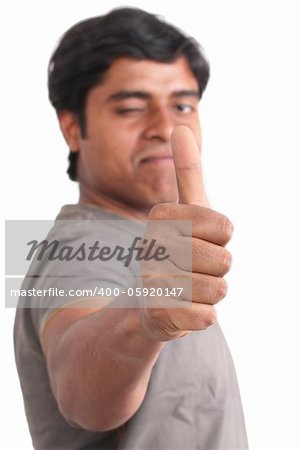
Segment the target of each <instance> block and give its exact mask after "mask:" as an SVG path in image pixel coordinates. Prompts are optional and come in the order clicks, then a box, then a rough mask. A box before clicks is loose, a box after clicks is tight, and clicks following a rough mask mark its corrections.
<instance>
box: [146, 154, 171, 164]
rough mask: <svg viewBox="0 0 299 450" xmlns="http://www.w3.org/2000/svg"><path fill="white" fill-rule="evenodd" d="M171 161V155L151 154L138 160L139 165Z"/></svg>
mask: <svg viewBox="0 0 299 450" xmlns="http://www.w3.org/2000/svg"><path fill="white" fill-rule="evenodd" d="M169 163H173V157H172V155H152V156H147V157H145V158H143V159H142V160H141V161H140V163H139V164H140V165H143V164H169Z"/></svg>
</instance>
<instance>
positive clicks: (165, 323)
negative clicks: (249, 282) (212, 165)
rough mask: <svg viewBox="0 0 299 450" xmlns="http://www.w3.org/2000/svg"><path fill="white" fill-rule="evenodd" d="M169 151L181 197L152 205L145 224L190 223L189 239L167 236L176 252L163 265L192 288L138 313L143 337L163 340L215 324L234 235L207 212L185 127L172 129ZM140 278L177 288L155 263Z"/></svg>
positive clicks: (221, 218)
mask: <svg viewBox="0 0 299 450" xmlns="http://www.w3.org/2000/svg"><path fill="white" fill-rule="evenodd" d="M171 146H172V151H173V159H174V165H175V170H176V177H177V185H178V192H179V198H178V203H164V204H159V205H156V206H154V207H153V208H152V210H151V211H150V214H149V216H148V219H149V223H150V222H151V221H155V223H156V224H158V225H159V221H163V223H166V222H164V221H191V223H192V227H189V228H192V231H191V230H190V231H189V233H190V234H189V236H186V234H185V235H182V232H180V230H179V229H177V230H176V234H173V227H172V232H171V233H168V240H169V242H172V243H173V245H175V246H176V249H177V250H176V251H175V252H174V253H173V252H172V256H171V258H170V261H167V264H168V265H173V267H175V269H176V271H179V273H180V274H183V276H184V278H185V279H188V280H189V285H190V284H191V286H192V289H189V291H188V290H187V293H186V292H184V293H183V295H182V296H179V297H177V298H172V299H169V298H165V299H163V300H165V301H164V303H161V299H160V301H159V304H158V306H157V302H156V303H155V301H152V300H151V303H149V302H148V303H146V307H145V308H144V309H143V311H142V320H143V324H144V327H145V329H146V332H147V333H148V334H149V335H150V336H151V337H152V338H154V339H158V340H162V341H167V340H171V339H175V338H178V337H182V336H184V335H186V334H188V333H189V332H190V331H196V330H204V329H206V328H207V327H208V326H210V325H212V324H213V323H214V321H215V320H216V310H215V306H214V305H215V304H216V303H218V302H219V301H220V300H221V299H222V298H224V297H225V295H226V292H227V285H226V282H225V280H224V278H223V277H224V275H225V274H226V273H227V272H228V271H229V269H230V266H231V255H230V253H229V252H228V251H227V250H226V249H225V245H226V244H227V243H228V241H229V240H230V238H231V235H232V230H233V227H232V224H231V222H230V221H229V220H228V219H227V217H225V216H224V215H222V214H220V213H218V212H216V211H213V210H212V209H210V208H209V203H208V199H207V195H206V192H205V187H204V182H203V175H202V165H201V155H200V151H199V148H198V146H197V143H196V141H195V138H194V136H193V134H192V132H191V130H190V129H189V128H187V127H186V126H178V127H176V128H175V129H174V131H173V133H172V137H171ZM157 221H158V222H157ZM169 223H174V222H169ZM178 223H181V222H178ZM178 228H179V227H178ZM154 237H155V238H156V236H154ZM186 238H188V242H189V244H190V245H191V247H192V252H191V253H192V264H189V265H186V261H185V258H184V249H186ZM171 245H172V244H170V246H171ZM164 267H165V266H164ZM168 270H169V267H168ZM163 273H164V278H163ZM168 273H169V272H168ZM142 274H143V275H144V278H143V282H144V284H145V285H147V286H163V288H164V289H165V279H167V287H168V288H169V289H171V288H173V287H174V286H176V287H177V286H178V281H177V280H178V277H176V276H173V277H165V270H163V268H162V266H161V264H159V263H156V264H155V267H153V266H152V267H151V270H150V274H151V275H150V276H149V275H148V274H149V271H148V267H147V268H146V267H145V268H143V269H142Z"/></svg>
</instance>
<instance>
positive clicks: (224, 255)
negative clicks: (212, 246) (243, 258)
mask: <svg viewBox="0 0 299 450" xmlns="http://www.w3.org/2000/svg"><path fill="white" fill-rule="evenodd" d="M231 265H232V255H231V253H230V252H229V251H228V250H226V249H225V248H221V250H220V258H219V271H220V274H221V275H225V274H226V273H227V272H228V271H229V270H230V268H231Z"/></svg>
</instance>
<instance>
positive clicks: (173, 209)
mask: <svg viewBox="0 0 299 450" xmlns="http://www.w3.org/2000/svg"><path fill="white" fill-rule="evenodd" d="M176 214H177V205H176V204H173V203H163V204H158V205H155V206H153V207H152V209H151V211H150V213H149V216H148V219H149V220H167V219H169V218H174V217H175V216H176Z"/></svg>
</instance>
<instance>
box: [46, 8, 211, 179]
mask: <svg viewBox="0 0 299 450" xmlns="http://www.w3.org/2000/svg"><path fill="white" fill-rule="evenodd" d="M121 56H129V57H132V58H135V59H140V60H141V59H151V60H153V61H157V62H172V61H175V60H176V59H177V58H178V57H179V56H185V57H186V59H187V61H188V63H189V66H190V69H191V70H192V72H193V74H194V76H195V77H196V79H197V81H198V86H199V93H200V97H201V96H202V94H203V92H204V90H205V87H206V85H207V82H208V79H209V73H210V71H209V64H208V62H207V60H206V58H205V56H204V54H203V51H202V49H201V47H200V45H199V44H198V43H197V42H196V41H195V40H194V39H193V38H191V37H189V36H186V35H184V34H183V33H182V32H181V31H180V30H178V29H177V28H175V27H173V26H171V25H169V24H167V23H165V22H162V21H161V20H160V19H159V18H158V17H157V16H155V15H153V14H150V13H147V12H145V11H142V10H141V9H137V8H118V9H114V10H112V11H111V12H110V13H108V14H106V15H104V16H99V17H94V18H90V19H87V20H84V21H82V22H79V23H77V24H76V25H74V26H73V27H72V28H70V29H69V30H68V31H67V32H66V33H65V34H64V35H63V36H62V38H61V40H60V42H59V45H58V46H57V48H56V49H55V51H54V53H53V54H52V56H51V59H50V62H49V67H48V88H49V99H50V102H51V103H52V105H53V106H54V108H55V109H56V112H57V113H58V112H59V111H63V110H67V111H71V112H73V113H75V114H76V115H77V117H78V121H79V125H80V129H81V132H82V134H83V136H84V135H85V132H86V126H85V125H86V124H85V101H86V97H87V94H88V92H89V91H90V90H91V89H92V88H93V87H94V86H96V85H97V84H99V83H100V82H101V81H102V79H103V76H104V74H105V72H106V71H107V70H108V69H109V67H110V66H111V64H112V63H113V61H114V60H115V59H116V58H119V57H121ZM77 156H78V153H74V152H70V154H69V162H70V165H69V169H68V171H67V172H68V174H69V177H70V178H71V179H72V180H74V181H75V180H76V179H77V175H76V160H77Z"/></svg>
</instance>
